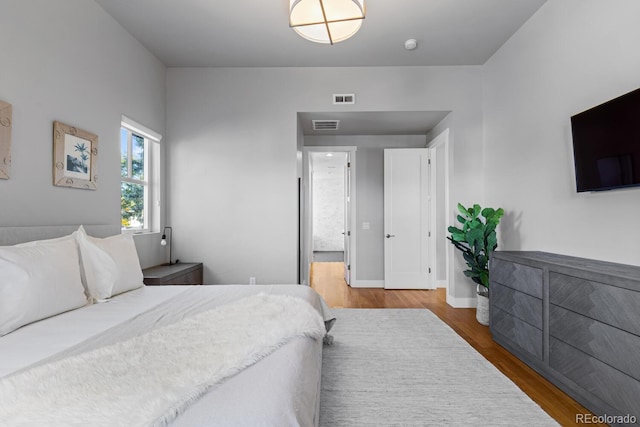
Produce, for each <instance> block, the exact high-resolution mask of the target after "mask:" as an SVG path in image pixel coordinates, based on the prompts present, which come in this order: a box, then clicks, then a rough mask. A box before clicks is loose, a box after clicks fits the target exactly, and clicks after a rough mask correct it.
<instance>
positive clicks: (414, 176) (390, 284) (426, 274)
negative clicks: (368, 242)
mask: <svg viewBox="0 0 640 427" xmlns="http://www.w3.org/2000/svg"><path fill="white" fill-rule="evenodd" d="M429 224H430V221H429V149H428V148H406V149H385V150H384V287H385V289H434V288H435V286H434V281H433V280H432V277H431V274H430V271H429V270H430V269H429V264H430V263H429V261H430V258H431V257H430V254H429Z"/></svg>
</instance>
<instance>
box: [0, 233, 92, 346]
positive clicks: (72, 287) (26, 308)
mask: <svg viewBox="0 0 640 427" xmlns="http://www.w3.org/2000/svg"><path fill="white" fill-rule="evenodd" d="M86 302H87V297H86V296H85V293H84V288H83V286H82V282H81V279H80V262H79V258H78V250H77V246H76V241H75V238H74V237H73V236H67V237H64V238H59V239H52V240H40V241H36V242H29V243H26V244H22V245H16V246H0V336H2V335H6V334H8V333H9V332H11V331H14V330H16V329H18V328H19V327H21V326H24V325H26V324H28V323H31V322H35V321H36V320H41V319H44V318H47V317H51V316H54V315H56V314H60V313H63V312H65V311H69V310H73V309H75V308H78V307H82V306H83V305H85V304H86Z"/></svg>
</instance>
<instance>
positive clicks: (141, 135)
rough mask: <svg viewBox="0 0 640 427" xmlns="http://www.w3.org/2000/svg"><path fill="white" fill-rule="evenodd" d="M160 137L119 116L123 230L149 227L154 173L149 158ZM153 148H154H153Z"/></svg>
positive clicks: (151, 159)
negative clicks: (120, 124)
mask: <svg viewBox="0 0 640 427" xmlns="http://www.w3.org/2000/svg"><path fill="white" fill-rule="evenodd" d="M160 139H161V136H160V135H159V134H157V133H155V132H153V131H152V130H150V129H147V128H145V127H144V126H142V125H140V124H139V123H136V122H134V121H133V120H131V119H128V118H126V117H124V116H123V118H122V126H121V128H120V174H121V183H120V214H121V222H122V229H123V230H136V231H146V230H149V229H150V228H151V216H152V214H153V212H152V210H151V200H150V199H151V196H150V195H151V194H152V187H153V184H154V182H156V181H157V180H154V179H153V177H152V175H154V173H153V172H154V171H157V169H158V168H157V166H156V168H155V169H154V168H153V167H152V166H153V165H152V163H153V160H156V159H155V157H157V156H154V155H152V154H153V153H154V152H157V151H158V149H157V147H154V145H157V143H158V142H159V141H160ZM154 148H155V149H154Z"/></svg>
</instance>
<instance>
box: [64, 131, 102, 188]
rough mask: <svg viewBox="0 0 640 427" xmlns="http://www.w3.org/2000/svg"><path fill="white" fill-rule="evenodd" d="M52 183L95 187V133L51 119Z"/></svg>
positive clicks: (96, 186)
mask: <svg viewBox="0 0 640 427" xmlns="http://www.w3.org/2000/svg"><path fill="white" fill-rule="evenodd" d="M53 185H56V186H59V187H72V188H82V189H85V190H97V188H98V136H97V135H96V134H93V133H91V132H87V131H86V130H82V129H78V128H77V127H75V126H70V125H68V124H65V123H62V122H59V121H54V122H53Z"/></svg>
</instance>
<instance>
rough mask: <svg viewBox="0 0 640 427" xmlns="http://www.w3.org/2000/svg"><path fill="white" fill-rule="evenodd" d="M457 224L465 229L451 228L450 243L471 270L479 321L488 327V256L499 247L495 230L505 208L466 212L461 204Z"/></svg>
mask: <svg viewBox="0 0 640 427" xmlns="http://www.w3.org/2000/svg"><path fill="white" fill-rule="evenodd" d="M458 210H459V211H460V215H458V218H457V219H458V222H460V223H461V224H462V228H461V229H460V228H457V227H453V226H451V227H449V229H448V230H449V233H451V236H448V237H447V239H449V240H450V241H451V243H453V245H454V246H455V247H456V248H458V249H459V250H460V251H462V256H463V258H464V260H465V261H466V263H467V266H468V267H469V269H468V270H465V271H464V275H465V276H467V277H469V278H471V280H473V281H474V282H475V283H476V290H477V295H478V304H477V309H476V319H477V320H478V322H479V323H481V324H482V325H488V324H489V256H490V255H491V252H493V251H494V250H495V249H496V248H497V247H498V238H497V236H496V227H497V226H498V223H499V222H500V218H502V215H504V210H503V209H502V208H499V209H493V208H484V209H482V208H481V207H480V205H473V207H472V208H465V207H464V206H463V205H462V204H460V203H458Z"/></svg>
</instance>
